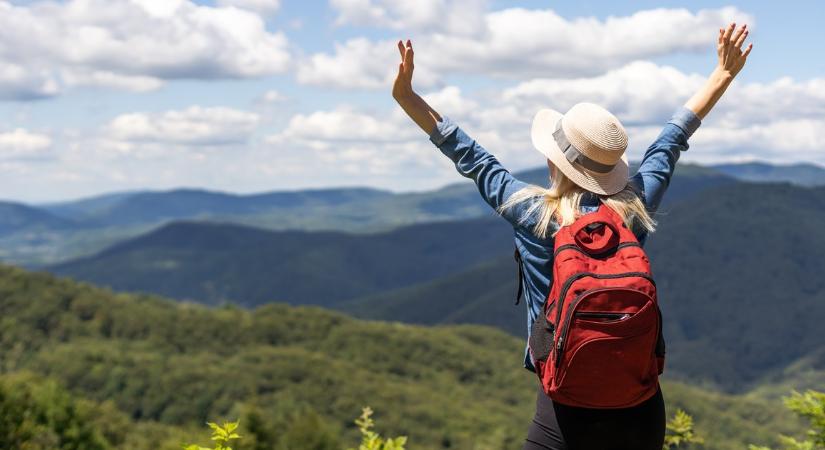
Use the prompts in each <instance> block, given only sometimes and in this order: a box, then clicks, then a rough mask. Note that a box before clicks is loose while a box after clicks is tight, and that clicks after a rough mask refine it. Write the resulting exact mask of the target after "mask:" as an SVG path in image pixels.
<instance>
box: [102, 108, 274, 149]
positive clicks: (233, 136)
mask: <svg viewBox="0 0 825 450" xmlns="http://www.w3.org/2000/svg"><path fill="white" fill-rule="evenodd" d="M259 121H260V117H259V116H258V115H257V114H254V113H250V112H247V111H240V110H237V109H231V108H225V107H209V108H205V107H201V106H191V107H189V108H187V109H184V110H180V111H166V112H163V113H159V114H146V113H131V114H123V115H120V116H117V117H115V118H114V119H112V121H111V122H109V124H108V125H107V126H106V136H107V137H109V138H110V139H112V140H114V141H116V142H121V143H126V145H125V146H121V147H120V148H121V149H124V150H129V149H131V148H132V147H131V146H130V145H128V144H134V143H169V144H185V145H228V144H238V143H243V142H246V141H247V140H248V139H249V137H250V136H251V134H252V133H253V132H254V130H255V127H256V126H257V125H258V122H259Z"/></svg>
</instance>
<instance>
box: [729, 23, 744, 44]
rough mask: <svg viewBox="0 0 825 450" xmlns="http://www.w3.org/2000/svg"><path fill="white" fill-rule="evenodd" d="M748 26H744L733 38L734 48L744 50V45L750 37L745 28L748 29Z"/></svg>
mask: <svg viewBox="0 0 825 450" xmlns="http://www.w3.org/2000/svg"><path fill="white" fill-rule="evenodd" d="M747 26H748V24H744V25H742V27H741V28H739V30H738V31H737V32H736V35H735V36H734V37H733V39H732V41H733V46H734V47H735V48H737V49H741V48H742V44H744V43H745V38H747V37H748V32H747V30H746V29H745V28H747Z"/></svg>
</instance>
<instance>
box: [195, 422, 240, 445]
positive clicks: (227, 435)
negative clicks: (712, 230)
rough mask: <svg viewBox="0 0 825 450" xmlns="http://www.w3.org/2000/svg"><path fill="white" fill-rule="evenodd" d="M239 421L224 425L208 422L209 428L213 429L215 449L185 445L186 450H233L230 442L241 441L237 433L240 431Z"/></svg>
mask: <svg viewBox="0 0 825 450" xmlns="http://www.w3.org/2000/svg"><path fill="white" fill-rule="evenodd" d="M238 424H239V421H235V422H224V423H223V425H218V424H216V423H214V422H207V425H209V428H211V429H212V438H211V439H212V440H213V441H215V448H214V449H211V448H208V447H201V446H200V445H197V444H191V445H184V446H183V448H184V450H232V447H230V446H229V441H233V440H236V439H240V438H241V436H240V435H239V434H238V433H236V432H235V430H237V429H238Z"/></svg>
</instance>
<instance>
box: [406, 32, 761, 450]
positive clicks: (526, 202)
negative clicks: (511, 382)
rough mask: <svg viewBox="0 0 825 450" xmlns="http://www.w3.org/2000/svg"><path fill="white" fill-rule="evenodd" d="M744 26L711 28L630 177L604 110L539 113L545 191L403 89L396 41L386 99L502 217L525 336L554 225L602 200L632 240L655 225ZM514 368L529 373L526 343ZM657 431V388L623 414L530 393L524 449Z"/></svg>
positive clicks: (644, 438)
mask: <svg viewBox="0 0 825 450" xmlns="http://www.w3.org/2000/svg"><path fill="white" fill-rule="evenodd" d="M746 28H747V26H746V25H743V26H741V27H740V28H739V29H736V24H735V23H731V24H730V25H729V26H728V27H726V28H720V29H719V36H718V45H717V53H718V56H719V59H718V65H717V67H716V68H715V69H714V71H713V72H712V73H711V75H710V77H709V78H708V80H707V82H706V83H705V84H704V86H703V87H702V88H701V89H700V90H699V91H698V92H696V94H695V95H693V97H691V98H690V99H689V100H688V101H687V102H686V103H685V105H684V106H683V107H681V108H679V109H678V110H677V111H676V112H675V113H674V115H673V117H672V118H671V119H670V120H669V121H668V122H667V124H665V126H664V129H663V130H662V131H661V133H660V134H659V136H658V137H657V138H656V140H655V142H654V143H653V144H652V145H651V146H650V147H649V148H648V149H647V151H646V152H645V155H644V158H643V159H642V162H641V166H640V167H639V170H638V172H637V173H636V174H635V175H634V176H633V177H629V176H628V175H629V174H628V166H627V157H626V155H625V154H624V151H625V148H626V146H627V135H626V134H625V130H624V128H623V127H622V125H621V123H619V121H618V119H616V118H615V116H613V115H612V114H610V113H609V112H608V111H606V110H604V109H603V108H601V107H599V106H597V105H593V104H590V103H580V104H577V105H575V106H573V107H572V108H571V109H570V110H569V111H568V112H567V113H566V114H561V113H558V112H556V111H553V110H550V109H542V110H541V111H539V112H538V113H537V114H536V115H535V117H534V119H533V125H532V131H531V138H532V141H533V145H534V146H535V147H536V149H537V150H538V151H540V152H541V153H542V154H543V155H544V156H545V157H546V158H547V166H548V168H549V171H550V187H549V188H544V187H540V186H535V185H528V184H526V183H524V182H522V181H520V180H518V179H516V178H514V177H513V176H512V175H511V174H510V173H509V172H508V171H507V170H506V169H505V168H504V167H502V166H501V164H500V163H499V162H498V161H497V160H496V158H495V157H494V156H493V155H491V154H490V153H488V152H487V151H486V150H485V149H484V148H483V147H482V146H481V145H479V144H478V143H477V142H476V141H475V140H473V139H472V138H470V137H469V136H468V135H467V134H466V133H464V131H463V130H462V129H461V128H459V127H458V125H457V124H456V123H455V122H453V121H452V120H450V118H449V117H447V116H443V117H442V116H441V115H439V114H438V113H437V112H436V111H435V110H434V109H432V108H431V107H430V106H429V105H428V104H427V103H426V102H425V101H424V100H423V99H422V98H421V97H420V96H418V95H417V94H416V93H415V92H414V91H413V89H412V73H413V48H412V43H411V42H410V41H409V40H407V43H406V46H405V45H403V44H402V42H401V41H399V42H398V49H399V51H400V53H401V64H400V65H399V66H398V76H397V78H396V80H395V84H394V86H393V97H394V98H395V99H396V101H397V102H398V104H399V105H400V106H401V107H402V108H403V109H404V111H406V112H407V114H408V115H409V116H410V117H411V118H412V119H413V120H414V121H415V123H416V124H418V125H419V126H420V127H421V128H422V129H423V130H424V131H425V132H426V133H428V134H429V136H430V141H431V142H432V143H433V144H435V145H436V146H437V147H438V148H439V149H440V150H441V152H442V153H444V154H445V155H446V156H447V157H449V158H450V159H451V160H452V161H453V162H454V163H455V166H456V169H457V170H458V172H459V173H460V174H461V175H463V176H465V177H468V178H472V179H473V180H474V181H475V183H476V184H477V186H478V189H479V192H480V193H481V195H482V197H483V198H484V200H485V201H486V202H487V203H488V204H489V205H490V206H491V207H493V208H495V210H496V211H497V212H498V213H500V214H501V215H502V216H503V217H504V218H505V219H506V220H508V221H509V222H510V223H511V224H512V225H513V229H514V231H515V242H516V247H517V248H518V250H519V252H520V254H521V257H522V261H523V265H524V272H525V279H524V292H525V294H526V295H525V298H526V303H527V313H528V326H527V330H528V336H529V333H530V329H531V327H532V325H533V323H534V322H535V319H536V317H537V316H538V315H539V314H541V313H542V306H543V303H544V300H545V298H546V297H547V294H548V292H549V291H550V285H551V282H552V280H551V275H552V273H551V268H552V257H553V255H552V252H553V236H554V234H555V232H556V231H557V230H558V229H559V228H560V226H564V225H568V224H571V223H572V222H573V221H575V219H576V218H578V217H579V216H581V215H582V214H586V213H588V212H592V211H594V210H595V209H597V208H598V205H599V204H600V203H604V204H605V205H607V206H608V207H610V208H611V209H613V210H614V211H616V212H617V213H618V214H619V215H620V216H621V217H622V219H623V220H624V222H625V224H627V226H628V227H629V228H630V229H631V230H633V231H634V234H636V236H637V238H638V239H639V242H640V243H642V244H644V241H645V239H646V237H647V234H648V233H649V232H652V231H653V230H654V227H655V221H654V220H653V219H652V218H651V214H652V213H653V212H655V211H656V209H657V208H658V206H659V203H660V202H661V200H662V196H663V194H664V192H665V190H666V189H667V186H668V184H669V181H670V178H671V176H672V174H673V170H674V168H675V164H676V161H677V160H678V159H679V155H680V153H681V152H683V151H686V150H687V149H688V142H687V140H688V138H689V137H690V136H691V135H692V134H693V132H694V131H696V129H697V128H698V127H699V125H700V124H701V120H702V119H704V117H705V116H706V115H707V114H708V113H709V112H710V110H711V109H712V108H713V106H714V105H715V104H716V102H717V101H718V100H719V98H720V97H721V96H722V94H723V93H724V92H725V90H726V89H727V87H728V86H729V85H730V83H731V81H733V79H734V77H735V76H736V75H737V74H738V73H739V71H740V70H741V69H742V67H743V66H744V64H745V61H746V59H747V56H748V54H749V53H750V51H751V49H752V47H753V44H749V45H748V47H747V48H746V49H745V50H744V51H743V50H742V45H743V44H744V42H745V39H746V38H747V35H748V31H747V29H746ZM524 367H525V368H527V369H528V370H531V371H535V367H534V363H533V360H532V358H531V356H530V352H529V346H528V348H527V349H526V350H525V357H524ZM664 434H665V408H664V400H663V398H662V392H661V389H659V390H658V392H657V393H656V395H654V396H653V397H651V398H650V399H648V400H645V401H644V402H642V403H641V404H639V405H637V406H633V407H630V408H624V409H588V408H577V407H571V406H567V405H562V404H558V403H555V404H554V403H553V401H552V400H551V399H550V398H549V397H548V396H547V395H546V394H545V393H544V391H543V390H542V389H541V388H540V387H539V389H538V395H537V400H536V414H535V417H534V418H533V422H532V424H531V425H530V428H529V430H528V436H527V439H526V442H525V444H524V447H523V448H524V450H536V449H552V450H558V449H569V450H574V449H586V450H601V449H628V450H629V449H632V450H646V449H651V450H652V449H656V450H660V449H661V448H662V444H663V441H664Z"/></svg>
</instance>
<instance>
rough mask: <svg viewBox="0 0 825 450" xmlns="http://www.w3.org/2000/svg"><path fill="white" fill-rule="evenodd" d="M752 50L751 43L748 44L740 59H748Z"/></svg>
mask: <svg viewBox="0 0 825 450" xmlns="http://www.w3.org/2000/svg"><path fill="white" fill-rule="evenodd" d="M752 48H753V42H751V43H750V44H748V48H746V49H745V51H744V52H743V53H742V58H743V59H744V58H747V57H748V55H749V54H750V53H751V49H752Z"/></svg>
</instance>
